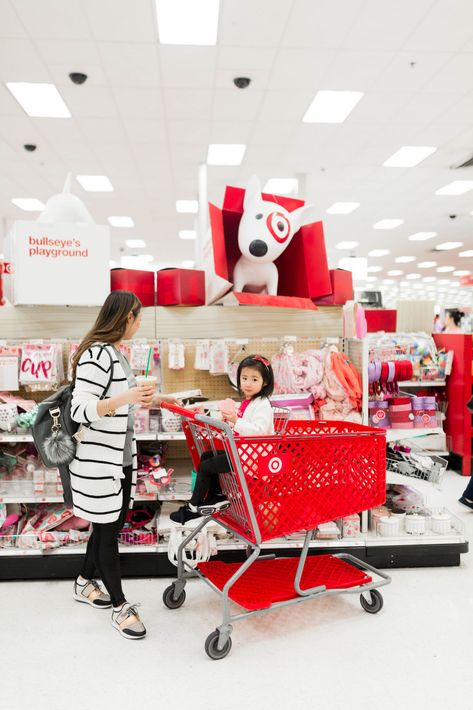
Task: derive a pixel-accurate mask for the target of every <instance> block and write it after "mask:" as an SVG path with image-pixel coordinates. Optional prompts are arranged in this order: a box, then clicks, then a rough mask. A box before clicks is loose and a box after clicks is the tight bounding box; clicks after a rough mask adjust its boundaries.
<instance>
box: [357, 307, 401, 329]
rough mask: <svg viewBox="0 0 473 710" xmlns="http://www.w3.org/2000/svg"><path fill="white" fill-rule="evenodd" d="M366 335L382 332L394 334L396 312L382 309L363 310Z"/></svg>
mask: <svg viewBox="0 0 473 710" xmlns="http://www.w3.org/2000/svg"><path fill="white" fill-rule="evenodd" d="M365 316H366V322H367V324H368V333H377V332H378V331H380V330H384V332H385V333H395V332H396V321H397V311H396V310H390V309H384V308H365Z"/></svg>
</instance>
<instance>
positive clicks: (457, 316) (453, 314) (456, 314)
mask: <svg viewBox="0 0 473 710" xmlns="http://www.w3.org/2000/svg"><path fill="white" fill-rule="evenodd" d="M447 314H448V315H449V316H450V318H451V319H452V320H453V322H454V323H455V325H460V323H461V319H462V318H463V316H464V315H465V314H464V313H462V311H459V310H458V308H451V309H449V310H448V311H447Z"/></svg>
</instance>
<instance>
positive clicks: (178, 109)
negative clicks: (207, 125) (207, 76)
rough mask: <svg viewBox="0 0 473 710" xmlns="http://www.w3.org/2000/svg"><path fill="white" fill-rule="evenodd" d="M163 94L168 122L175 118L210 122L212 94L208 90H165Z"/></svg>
mask: <svg viewBox="0 0 473 710" xmlns="http://www.w3.org/2000/svg"><path fill="white" fill-rule="evenodd" d="M163 94H164V101H165V106H166V115H167V118H168V119H169V120H173V119H175V118H176V119H177V118H181V119H182V118H195V119H197V120H202V119H209V120H210V118H211V116H212V103H213V92H212V91H210V90H209V89H165V90H164V91H163Z"/></svg>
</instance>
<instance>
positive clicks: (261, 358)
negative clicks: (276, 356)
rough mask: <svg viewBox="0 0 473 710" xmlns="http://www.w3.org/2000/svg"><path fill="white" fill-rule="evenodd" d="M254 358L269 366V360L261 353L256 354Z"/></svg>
mask: <svg viewBox="0 0 473 710" xmlns="http://www.w3.org/2000/svg"><path fill="white" fill-rule="evenodd" d="M253 360H257V361H258V362H262V363H263V365H265V367H269V360H266V358H265V357H262V356H261V355H255V356H254V357H253Z"/></svg>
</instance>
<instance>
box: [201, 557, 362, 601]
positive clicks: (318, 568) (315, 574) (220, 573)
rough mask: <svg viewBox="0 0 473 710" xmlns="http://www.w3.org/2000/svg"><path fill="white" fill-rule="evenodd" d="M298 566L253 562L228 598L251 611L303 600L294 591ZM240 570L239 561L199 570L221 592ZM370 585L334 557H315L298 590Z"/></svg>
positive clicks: (288, 560)
mask: <svg viewBox="0 0 473 710" xmlns="http://www.w3.org/2000/svg"><path fill="white" fill-rule="evenodd" d="M298 564H299V560H298V559H297V558H296V557H278V558H276V559H274V560H264V559H263V560H261V561H256V563H255V564H253V565H252V566H251V567H249V568H248V569H247V570H246V572H244V574H243V575H242V576H241V577H240V578H239V579H238V580H237V581H236V582H235V584H234V585H233V586H232V587H231V588H230V591H229V595H228V596H229V597H230V599H231V600H232V601H234V602H236V603H237V604H239V605H240V606H242V607H244V608H245V609H252V610H254V609H267V608H269V607H270V606H272V605H273V604H276V603H277V602H284V601H289V600H291V599H302V597H300V596H299V595H298V594H297V593H296V591H295V589H294V579H295V576H296V571H297V567H298ZM240 567H241V565H240V564H239V563H238V562H234V563H232V562H219V561H216V562H201V563H200V564H199V571H200V572H201V573H202V574H203V575H204V576H205V578H206V579H207V580H208V581H209V582H210V583H211V584H213V585H214V586H215V587H216V588H217V589H219V590H220V591H222V590H223V588H224V586H225V584H226V583H227V582H228V580H229V579H231V577H232V576H233V575H234V574H235V573H236V572H237V571H238V569H239V568H240ZM370 582H372V578H371V577H370V576H369V575H367V574H366V573H365V572H364V571H363V570H361V569H358V568H357V567H354V566H353V565H351V564H349V563H348V562H345V561H344V560H341V559H339V558H338V557H335V556H334V555H317V556H316V557H308V558H307V561H306V563H305V566H304V572H303V575H302V581H301V587H302V589H310V588H311V587H312V588H313V587H325V589H327V590H335V589H336V590H344V589H345V590H346V589H350V588H353V587H361V586H362V585H366V584H369V583H370ZM360 591H362V590H361V589H360Z"/></svg>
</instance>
